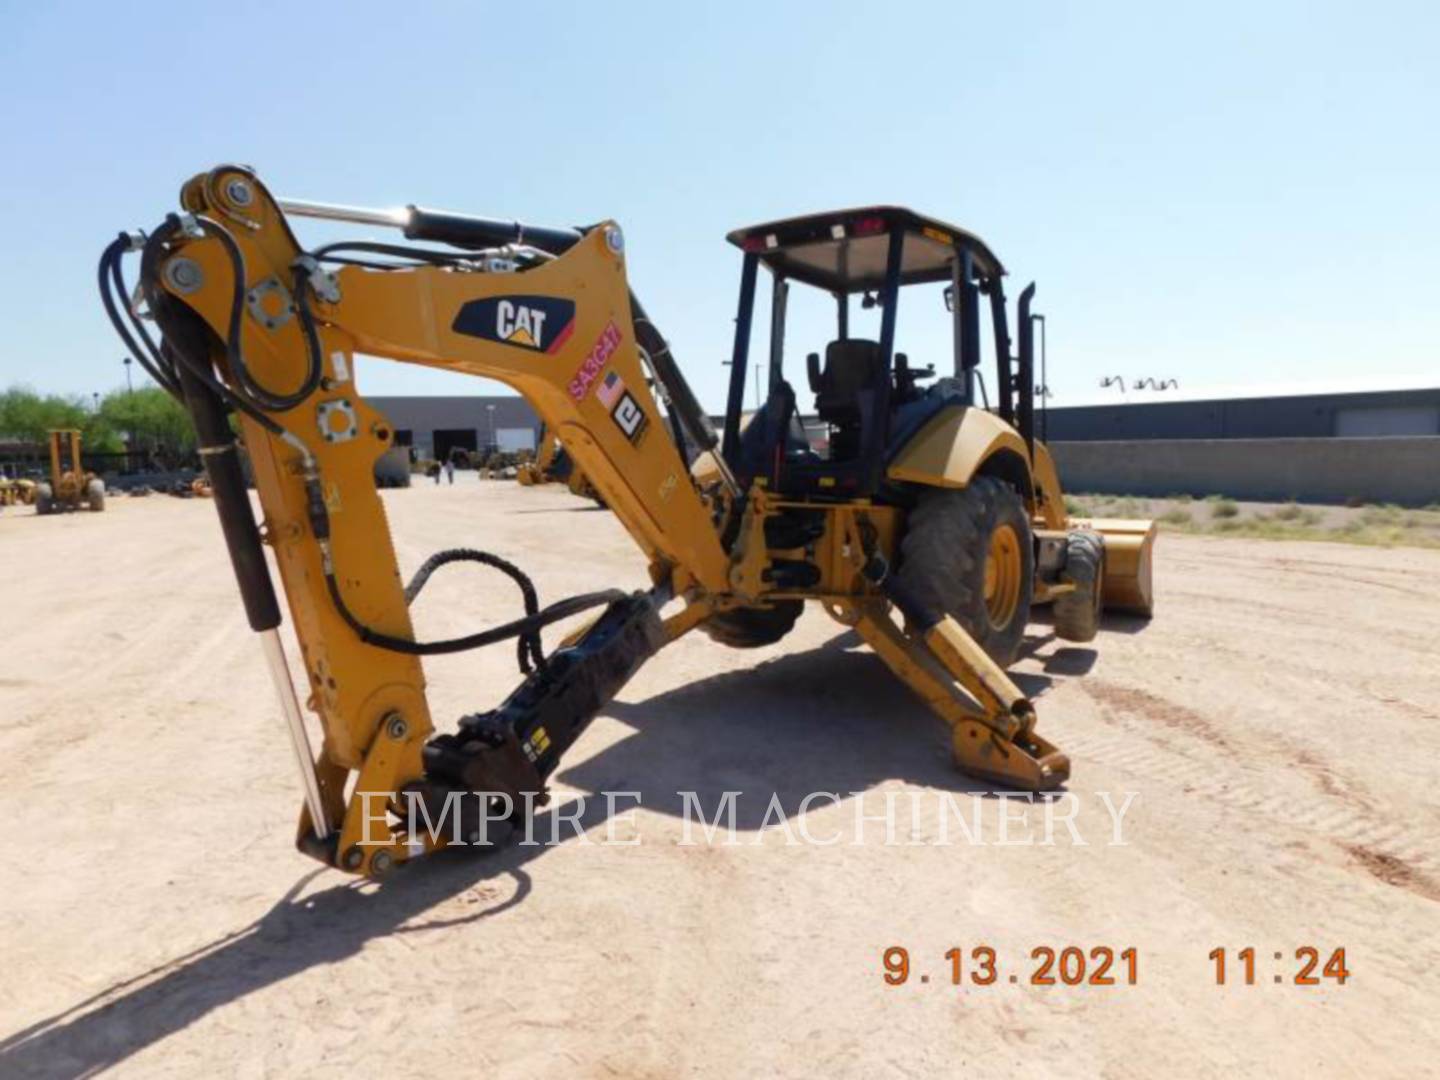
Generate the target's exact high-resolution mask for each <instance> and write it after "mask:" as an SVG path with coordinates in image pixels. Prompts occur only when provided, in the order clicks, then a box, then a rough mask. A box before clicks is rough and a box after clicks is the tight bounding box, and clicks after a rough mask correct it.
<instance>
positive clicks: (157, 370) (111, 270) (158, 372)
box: [99, 235, 181, 398]
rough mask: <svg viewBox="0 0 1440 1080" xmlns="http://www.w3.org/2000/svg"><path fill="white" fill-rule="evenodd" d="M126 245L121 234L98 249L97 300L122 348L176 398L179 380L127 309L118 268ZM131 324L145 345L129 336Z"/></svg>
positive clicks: (178, 394)
mask: <svg viewBox="0 0 1440 1080" xmlns="http://www.w3.org/2000/svg"><path fill="white" fill-rule="evenodd" d="M128 246H129V238H128V237H125V236H123V235H122V236H119V237H117V238H116V239H114V240H112V241H111V242H110V245H109V246H108V247H107V248H106V249H105V250H104V251H103V252H102V253H101V255H100V267H99V285H100V302H101V303H102V304H104V305H105V314H106V315H107V316H108V317H109V319H110V325H111V326H113V327H114V328H115V333H116V334H118V335H119V336H120V340H121V341H123V342H124V343H125V348H126V349H127V350H128V351H129V353H130V355H131V356H133V357H134V358H135V359H136V360H138V361H139V362H140V366H141V367H142V368H144V369H145V372H146V373H147V374H148V375H149V376H150V377H151V378H152V379H154V380H155V381H156V382H157V383H159V384H160V386H161V388H162V389H164V390H165V392H166V393H168V394H170V395H172V396H173V397H176V398H179V397H180V396H181V393H180V385H179V382H178V381H177V380H176V378H175V376H174V374H173V373H172V372H169V371H167V370H165V367H164V360H163V358H162V357H161V356H160V351H159V350H158V349H157V348H156V347H155V343H154V342H153V341H152V340H151V339H150V335H149V334H147V333H146V332H145V328H144V327H143V326H141V325H140V324H139V322H138V320H136V319H135V313H134V312H133V311H131V310H130V307H129V304H128V303H127V302H126V299H125V278H124V276H123V275H122V274H121V272H120V259H121V257H122V256H123V255H124V253H125V249H126V248H127V247H128ZM112 283H113V289H114V291H115V293H118V294H119V297H120V300H119V303H118V304H117V302H116V299H115V296H114V295H112V292H111V290H112ZM121 305H123V306H124V308H125V311H126V312H127V313H128V315H129V317H130V320H131V326H127V325H126V324H125V321H124V320H123V319H122V318H121V315H120V307H121ZM132 326H133V328H134V330H135V332H136V333H137V334H138V335H139V336H140V339H141V340H143V341H144V342H145V345H146V349H144V350H142V349H141V348H140V346H139V345H138V344H137V343H136V339H135V338H134V337H132V336H131V327H132ZM147 350H148V351H147Z"/></svg>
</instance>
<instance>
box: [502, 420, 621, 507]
mask: <svg viewBox="0 0 1440 1080" xmlns="http://www.w3.org/2000/svg"><path fill="white" fill-rule="evenodd" d="M515 480H516V482H517V483H518V484H520V486H521V487H534V486H536V485H539V484H564V485H565V486H566V487H568V488H569V489H570V493H571V494H572V495H578V496H580V498H582V499H593V500H594V501H595V502H597V503H599V504H600V505H601V506H604V505H605V500H604V499H603V498H601V497H600V493H599V492H598V491H596V490H595V485H593V484H592V483H590V481H589V479H588V478H587V477H586V476H585V470H584V469H582V468H580V467H579V466H578V465H576V464H575V459H574V458H572V457H571V456H570V453H569V451H567V450H566V449H565V447H564V446H562V445H561V443H560V440H559V439H557V438H555V437H554V436H553V435H551V434H550V433H549V432H548V431H546V430H545V429H544V428H543V427H542V428H541V431H540V449H539V450H538V451H537V452H536V455H535V460H534V461H527V462H524V463H523V464H521V465H519V466H517V467H516V469H515Z"/></svg>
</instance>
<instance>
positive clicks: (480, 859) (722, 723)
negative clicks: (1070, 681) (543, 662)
mask: <svg viewBox="0 0 1440 1080" xmlns="http://www.w3.org/2000/svg"><path fill="white" fill-rule="evenodd" d="M1035 679H1039V680H1042V681H1043V682H1044V683H1045V684H1047V685H1048V683H1049V681H1050V680H1048V679H1046V678H1045V677H1044V676H1031V677H1029V679H1027V680H1022V689H1025V690H1026V692H1027V693H1033V692H1035V691H1034V689H1033V687H1032V686H1026V685H1025V682H1027V681H1030V680H1035ZM605 715H608V716H610V717H613V718H615V719H618V720H619V721H620V722H621V723H623V724H625V725H627V726H629V727H631V728H633V729H634V731H633V733H632V734H629V735H626V736H624V737H623V738H621V739H620V740H619V741H618V742H616V743H615V744H613V745H611V746H609V747H607V748H605V749H604V750H602V751H600V752H599V753H597V754H595V755H594V756H593V757H591V758H589V759H587V760H585V761H583V762H580V763H578V764H576V765H575V766H573V767H571V768H569V769H565V770H562V771H561V773H560V774H559V777H558V778H559V779H560V780H561V781H563V782H564V783H566V784H568V785H570V786H572V787H576V788H579V789H581V790H582V791H586V792H601V791H624V792H638V793H639V796H640V805H641V807H642V808H644V809H645V810H651V811H658V812H661V813H671V814H677V815H678V814H681V813H682V812H683V808H684V804H683V796H681V794H680V793H681V792H693V793H694V797H695V799H696V800H697V801H698V804H699V813H703V814H705V816H706V818H707V819H708V820H712V821H713V820H714V819H715V818H716V815H717V811H718V810H719V808H720V805H721V800H722V799H723V798H724V797H725V793H726V792H730V791H735V792H739V793H740V795H738V796H737V797H736V798H735V801H734V805H735V826H736V829H737V830H739V831H741V832H749V831H753V830H756V829H758V828H759V827H760V826H761V824H762V822H763V821H764V818H765V814H766V811H767V809H768V807H769V804H770V800H771V797H772V795H773V796H774V797H775V798H776V799H778V801H779V804H780V806H781V807H782V808H783V810H784V812H785V814H786V815H787V817H788V816H793V815H794V814H796V813H797V812H798V811H799V808H800V804H801V802H802V800H804V798H805V796H807V795H809V794H810V793H811V792H817V791H819V792H831V793H835V794H836V795H838V796H839V797H840V798H845V797H847V796H848V795H849V794H850V793H854V792H863V791H865V790H868V789H869V788H871V787H874V786H875V785H876V784H878V783H881V782H883V781H886V780H891V779H901V780H905V781H907V782H911V783H915V784H923V785H928V786H932V787H936V788H941V789H945V790H950V791H955V792H984V791H987V790H989V788H988V787H987V786H986V785H983V784H980V783H977V782H974V781H971V780H969V779H967V778H966V777H965V776H963V775H962V774H960V773H958V772H956V771H955V769H954V768H953V767H952V765H951V763H950V755H949V747H948V737H947V732H946V729H945V727H944V725H943V724H942V723H941V722H940V721H939V720H938V719H936V718H935V717H934V716H933V715H932V714H931V713H930V712H929V710H928V709H927V708H926V707H925V706H924V705H923V704H922V703H921V702H920V700H919V699H918V698H916V697H914V696H913V695H912V694H910V693H909V692H908V691H907V690H906V689H905V688H904V687H903V686H901V685H900V684H899V683H898V682H897V681H896V680H895V678H894V677H893V676H892V675H891V674H890V672H889V671H888V670H887V669H886V668H885V667H884V665H883V664H882V662H881V661H880V660H879V659H878V658H877V657H875V656H874V655H873V654H872V653H870V652H869V650H868V649H865V648H864V647H863V646H862V645H860V643H859V639H858V638H857V637H856V635H854V634H853V632H847V633H843V634H840V635H838V636H837V637H835V638H832V639H831V640H830V641H828V642H826V643H825V644H824V645H822V646H820V647H818V648H815V649H812V650H810V651H808V652H805V653H799V654H790V655H786V656H782V657H779V658H776V659H772V660H767V661H764V662H762V663H760V664H758V665H757V666H756V667H754V668H745V669H741V670H737V671H729V672H724V673H722V674H718V675H713V676H710V677H708V678H704V679H700V680H698V681H696V682H694V683H692V684H690V685H688V686H685V687H682V688H680V689H676V690H672V691H668V692H666V693H663V694H660V695H657V696H656V697H653V698H650V699H647V700H645V701H640V702H619V701H617V702H612V703H611V705H610V706H609V707H608V708H607V709H606V711H605ZM819 805H820V807H821V808H823V807H824V806H825V805H828V804H827V803H825V802H822V803H820V804H819ZM633 806H634V799H633V798H627V799H624V800H619V801H617V806H616V809H617V811H619V812H629V811H630V810H631V808H632V807H633ZM576 809H577V808H576V806H575V805H574V804H568V805H565V806H560V807H552V808H547V809H544V810H541V811H540V812H539V813H538V814H537V815H536V817H535V819H534V827H533V830H532V835H533V836H534V837H535V838H536V839H537V840H539V841H540V843H539V844H538V845H536V846H521V845H513V844H512V845H511V846H509V847H507V848H504V849H502V850H501V851H499V852H497V853H494V854H488V855H487V854H477V853H476V852H474V851H469V850H452V851H448V852H442V853H440V854H437V855H434V856H431V857H429V858H427V859H424V860H421V861H420V862H419V863H417V864H415V865H414V866H411V867H407V868H405V869H404V870H402V871H400V872H398V873H397V874H396V875H395V876H394V877H393V878H391V879H388V880H386V881H385V882H383V883H381V884H380V885H378V886H377V885H374V884H367V883H362V882H357V881H354V880H351V879H348V878H347V879H344V880H343V881H338V882H337V883H336V884H334V885H331V886H330V887H328V888H324V889H321V890H319V891H317V892H312V893H309V894H308V895H302V893H304V890H305V889H306V887H307V886H308V885H310V883H311V882H312V881H313V880H314V879H315V878H316V877H317V876H319V875H321V874H325V873H326V872H325V871H320V870H317V871H310V872H307V873H306V874H305V875H304V876H303V877H301V878H300V879H299V880H298V881H297V882H296V884H295V885H294V886H293V887H292V888H291V890H290V891H289V892H288V893H287V894H286V895H285V896H283V897H281V898H280V900H279V901H277V902H276V904H275V905H274V907H272V908H271V909H270V910H269V911H268V912H266V913H265V914H264V915H263V916H261V917H260V918H259V919H257V920H256V921H254V922H253V923H251V924H249V925H248V926H245V927H243V928H241V929H238V930H235V931H233V932H230V933H227V934H225V935H224V936H222V937H220V938H218V939H217V940H216V941H214V942H212V943H210V944H208V945H205V946H203V947H201V948H199V949H196V950H194V951H192V952H191V953H189V954H187V955H184V956H181V957H179V958H177V959H175V960H172V961H169V962H167V963H165V964H163V965H160V966H159V967H157V968H155V969H153V970H151V971H149V972H145V973H143V974H140V975H137V976H134V977H132V978H129V979H126V980H123V981H121V982H119V983H117V984H115V985H114V986H111V987H109V988H107V989H106V990H104V991H102V992H100V993H98V994H96V995H94V996H92V997H91V998H89V999H86V1000H85V1001H82V1002H79V1003H77V1004H75V1005H74V1006H72V1007H71V1008H69V1009H66V1010H64V1011H63V1012H60V1013H57V1014H55V1015H53V1016H50V1017H47V1018H46V1019H44V1020H41V1021H39V1022H37V1023H35V1024H32V1025H30V1026H29V1027H27V1028H25V1029H23V1030H21V1031H18V1032H15V1033H14V1034H12V1035H9V1036H7V1037H6V1038H4V1039H3V1040H0V1076H5V1077H29V1076H35V1077H56V1076H65V1077H69V1076H88V1075H92V1074H94V1073H96V1072H99V1071H101V1070H104V1069H106V1068H109V1067H111V1066H114V1065H116V1064H119V1063H121V1062H123V1061H125V1060H126V1059H127V1058H129V1057H130V1056H131V1055H133V1054H135V1053H137V1052H139V1051H140V1050H142V1049H144V1048H145V1047H147V1046H150V1045H153V1044H155V1043H157V1042H159V1041H161V1040H163V1039H165V1038H167V1037H169V1036H170V1035H173V1034H175V1033H176V1032H179V1031H181V1030H183V1029H185V1028H186V1027H188V1026H189V1025H190V1024H192V1023H194V1022H196V1021H197V1020H200V1019H202V1018H203V1017H205V1016H206V1015H207V1014H209V1013H210V1012H212V1011H213V1010H215V1009H217V1008H220V1007H222V1006H224V1005H226V1004H228V1003H230V1002H232V1001H235V1000H238V999H241V998H244V997H245V996H247V995H249V994H251V993H254V992H256V991H258V990H261V989H263V988H265V987H267V986H271V985H273V984H276V983H278V982H281V981H283V980H285V979H287V978H290V977H291V976H293V975H296V974H299V973H300V972H303V971H305V970H307V969H309V968H312V967H314V966H316V965H321V964H334V963H338V962H341V961H343V960H345V959H347V958H349V957H352V956H355V955H357V954H358V953H359V952H360V951H361V950H362V949H363V948H364V946H365V944H366V943H367V942H369V941H372V940H374V939H377V938H381V937H384V936H387V935H391V934H396V933H419V932H428V931H432V930H439V929H443V928H445V927H450V926H454V925H457V924H461V923H475V922H478V921H481V920H484V919H486V918H488V917H490V916H493V915H496V914H498V913H499V912H501V911H504V910H506V909H508V908H511V907H514V906H516V905H518V904H520V903H523V902H524V901H525V899H526V897H527V896H528V895H529V894H530V890H531V880H530V876H529V874H528V873H527V872H526V869H525V868H526V866H527V865H528V864H529V862H530V861H531V860H533V859H536V858H539V857H541V856H543V855H544V854H545V853H546V852H547V851H548V850H549V847H548V846H546V841H548V840H549V839H550V838H551V837H552V835H553V836H559V837H561V838H562V839H563V838H567V837H574V836H575V835H576V834H577V830H578V831H585V832H588V833H594V831H595V830H596V829H598V828H603V826H604V825H605V823H606V821H607V818H608V808H607V805H606V801H605V799H604V798H603V797H599V796H595V797H589V798H587V799H586V800H585V802H584V805H583V808H580V809H579V813H578V815H576V813H575V811H576ZM695 820H696V824H697V826H699V825H700V824H701V823H700V821H699V816H698V814H697V815H696V817H695ZM771 824H772V825H773V824H774V820H773V818H772V821H771ZM702 835H703V834H702V833H701V830H700V829H699V828H697V830H696V836H697V841H698V842H703V841H700V840H699V838H700V837H701V836H702ZM570 842H573V840H572V841H570ZM505 877H508V878H510V879H512V880H513V881H514V883H515V891H514V894H513V895H511V896H510V897H508V898H507V899H505V900H503V901H502V902H500V903H499V904H496V905H493V906H489V907H485V908H482V909H480V910H479V911H476V912H474V913H471V912H466V913H465V914H464V916H462V917H459V918H446V917H444V916H443V915H437V917H435V918H427V917H426V916H427V914H428V913H431V912H432V909H434V908H436V907H437V906H438V905H441V904H443V903H444V902H446V901H448V900H451V899H454V898H455V897H457V896H459V895H461V894H463V893H465V892H466V890H468V889H470V888H472V887H474V886H475V885H477V884H479V883H481V882H483V881H486V880H495V879H501V878H505Z"/></svg>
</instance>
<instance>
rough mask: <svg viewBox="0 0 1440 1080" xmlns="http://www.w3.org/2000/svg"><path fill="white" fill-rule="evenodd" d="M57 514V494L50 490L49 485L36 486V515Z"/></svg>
mask: <svg viewBox="0 0 1440 1080" xmlns="http://www.w3.org/2000/svg"><path fill="white" fill-rule="evenodd" d="M54 512H55V493H54V492H53V491H52V490H50V485H49V484H36V485H35V513H37V514H53V513H54Z"/></svg>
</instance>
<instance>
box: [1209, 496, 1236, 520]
mask: <svg viewBox="0 0 1440 1080" xmlns="http://www.w3.org/2000/svg"><path fill="white" fill-rule="evenodd" d="M1210 513H1211V515H1212V516H1214V517H1217V518H1233V517H1238V516H1239V515H1240V507H1239V506H1237V505H1236V504H1235V501H1234V500H1233V499H1216V500H1215V502H1214V503H1213V504H1212V505H1211V507H1210Z"/></svg>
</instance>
